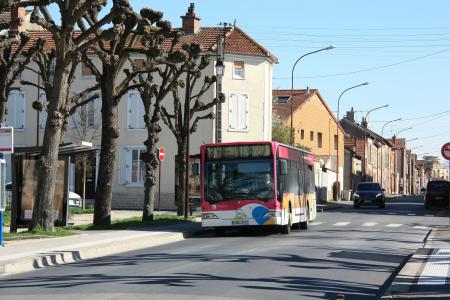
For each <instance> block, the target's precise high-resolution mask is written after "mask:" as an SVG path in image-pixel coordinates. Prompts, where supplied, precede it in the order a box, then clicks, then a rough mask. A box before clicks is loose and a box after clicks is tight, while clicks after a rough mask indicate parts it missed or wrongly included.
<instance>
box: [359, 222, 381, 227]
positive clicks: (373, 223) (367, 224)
mask: <svg viewBox="0 0 450 300" xmlns="http://www.w3.org/2000/svg"><path fill="white" fill-rule="evenodd" d="M377 224H378V223H375V222H366V223H364V224H362V226H364V227H372V226H375V225H377Z"/></svg>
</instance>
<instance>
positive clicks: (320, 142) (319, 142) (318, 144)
mask: <svg viewBox="0 0 450 300" xmlns="http://www.w3.org/2000/svg"><path fill="white" fill-rule="evenodd" d="M317 147H319V148H322V132H318V133H317Z"/></svg>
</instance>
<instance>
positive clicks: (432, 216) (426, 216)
mask: <svg viewBox="0 0 450 300" xmlns="http://www.w3.org/2000/svg"><path fill="white" fill-rule="evenodd" d="M425 217H434V216H433V215H425Z"/></svg>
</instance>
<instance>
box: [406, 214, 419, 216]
mask: <svg viewBox="0 0 450 300" xmlns="http://www.w3.org/2000/svg"><path fill="white" fill-rule="evenodd" d="M408 216H417V214H408Z"/></svg>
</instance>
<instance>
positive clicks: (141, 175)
mask: <svg viewBox="0 0 450 300" xmlns="http://www.w3.org/2000/svg"><path fill="white" fill-rule="evenodd" d="M142 153H145V149H144V148H139V147H136V148H122V149H120V150H119V183H120V184H123V185H137V186H142V185H143V184H144V179H145V164H144V162H143V161H142V160H141V155H142Z"/></svg>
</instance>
